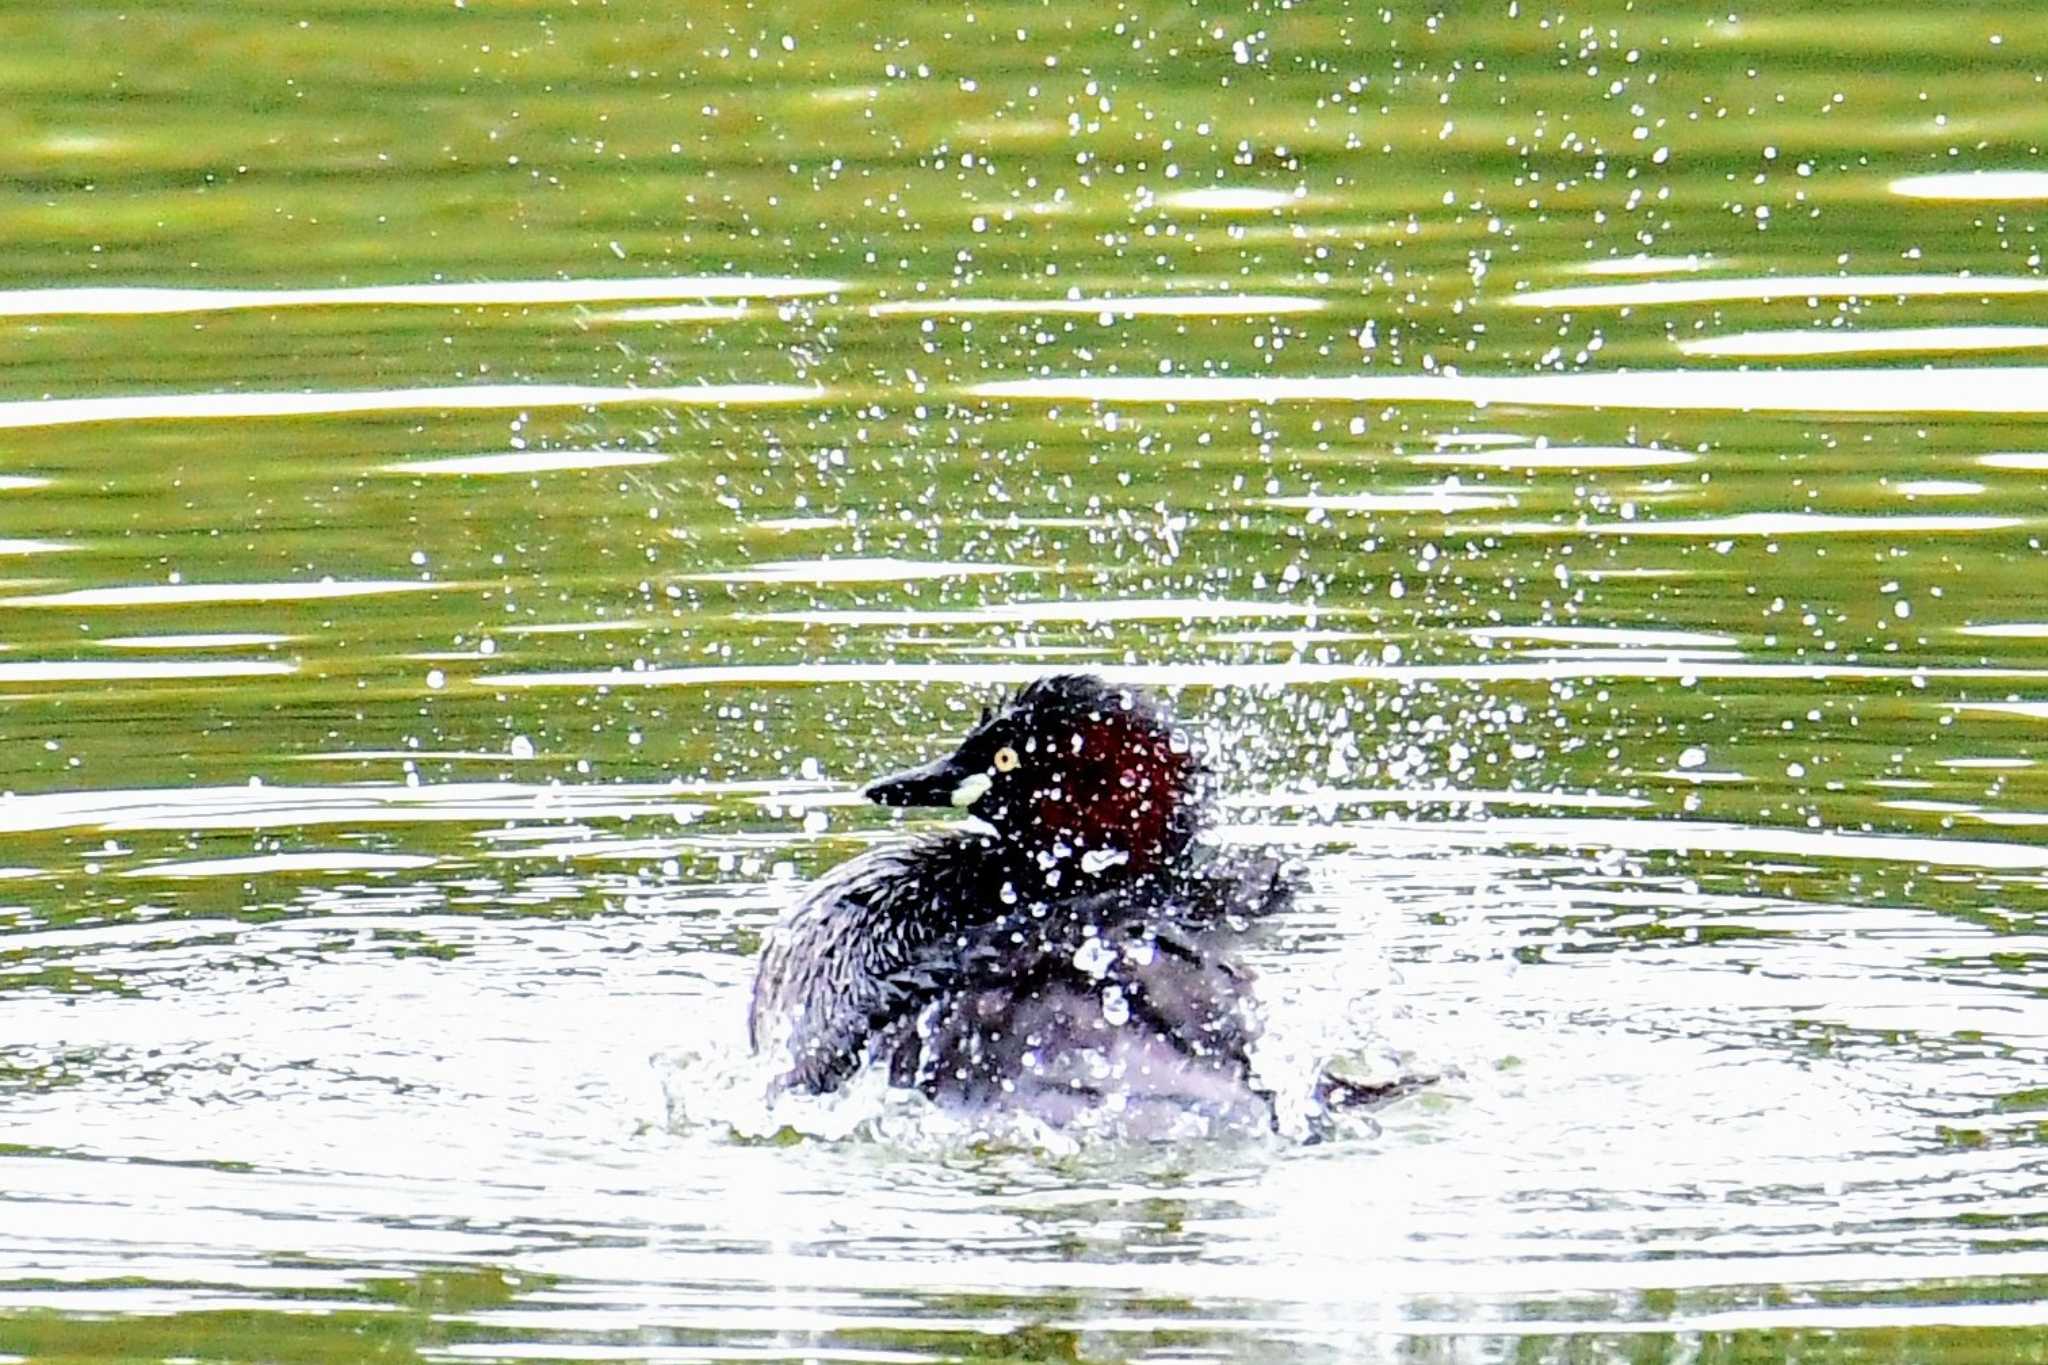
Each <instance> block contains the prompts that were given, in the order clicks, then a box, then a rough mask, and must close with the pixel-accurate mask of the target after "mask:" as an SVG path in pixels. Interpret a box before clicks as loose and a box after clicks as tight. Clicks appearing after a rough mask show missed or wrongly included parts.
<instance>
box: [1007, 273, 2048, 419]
mask: <svg viewBox="0 0 2048 1365" xmlns="http://www.w3.org/2000/svg"><path fill="white" fill-rule="evenodd" d="M2038 283H2040V284H2041V285H2042V291H2043V292H2048V280H2041V281H2038ZM968 392H969V393H970V394H972V395H973V396H975V397H977V398H996V399H1025V400H1030V401H1034V402H1042V403H1049V402H1059V401H1075V402H1083V403H1172V404H1178V405H1184V406H1199V405H1202V404H1210V403H1293V402H1327V403H1343V402H1350V403H1399V402H1419V403H1464V404H1471V405H1473V406H1476V407H1490V406H1492V405H1494V404H1497V403H1507V404H1524V405H1528V406H1531V407H1558V408H1657V409H1664V410H1669V411H1674V412H1682V411H1697V412H1844V413H1847V412H1898V413H1910V412H1979V413H2012V414H2026V415H2044V414H2048V369H2040V368H2033V367H2022V366H2007V367H1998V368H1965V367H1962V366H1956V367H1953V368H1948V369H1919V370H1904V369H1900V370H1882V369H1858V370H1824V369H1805V370H1758V371H1750V370H1630V371H1625V372H1618V373H1613V374H1597V373H1573V374H1550V375H1462V374H1440V375H1392V374H1390V375H1372V374H1364V375H1334V376H1316V377H1301V378H1283V377H1278V376H1274V377H1266V378H1258V377H1246V376H1236V375H1173V376H1168V377H1164V378H1134V377H1110V378H1101V379H1091V378H1087V377H1085V376H1072V377H1064V378H1042V379H1005V380H998V381H992V382H989V383H983V384H975V385H973V386H971V387H970V388H969V389H968Z"/></svg>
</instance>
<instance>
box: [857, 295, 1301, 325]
mask: <svg viewBox="0 0 2048 1365" xmlns="http://www.w3.org/2000/svg"><path fill="white" fill-rule="evenodd" d="M1327 307H1329V304H1328V302H1327V301H1325V300H1323V299H1317V298H1307V297H1303V296H1302V295H1298V294H1153V295H1133V296H1130V297H1127V298H1081V297H1079V296H1073V297H1068V298H1058V299H903V300H900V301H897V302H893V303H877V304H872V305H870V306H869V308H868V315H869V316H870V317H878V318H891V317H988V316H995V317H1003V316H1021V317H1030V316H1033V315H1035V314H1045V315H1047V316H1057V315H1061V314H1067V315H1072V316H1077V317H1097V318H1109V319H1115V318H1138V317H1169V318H1234V317H1282V316H1288V315H1292V314H1296V313H1316V312H1321V311H1322V310H1323V309H1325V308H1327Z"/></svg>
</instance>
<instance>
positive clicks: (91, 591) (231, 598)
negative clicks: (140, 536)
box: [0, 578, 459, 607]
mask: <svg viewBox="0 0 2048 1365" xmlns="http://www.w3.org/2000/svg"><path fill="white" fill-rule="evenodd" d="M456 586H459V585H456V584H449V583H427V582H419V581H413V580H407V579H402V578H401V579H371V578H358V579H348V580H336V579H331V578H328V579H322V580H320V581H318V582H314V583H289V582H286V583H137V584H133V585H131V586H128V587H121V588H72V589H69V590H67V591H64V592H47V593H34V594H29V595H26V596H21V597H0V607H179V606H212V605H217V604H220V603H228V602H325V601H331V600H333V599H335V598H344V597H375V596H381V595H384V594H387V593H400V592H431V591H434V590H436V589H442V590H445V589H448V588H451V587H456Z"/></svg>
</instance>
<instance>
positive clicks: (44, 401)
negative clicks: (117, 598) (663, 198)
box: [0, 384, 825, 430]
mask: <svg viewBox="0 0 2048 1365" xmlns="http://www.w3.org/2000/svg"><path fill="white" fill-rule="evenodd" d="M824 396H825V391H824V390H823V389H820V388H818V387H816V386H815V385H808V384H673V385H667V386H664V387H660V388H644V389H643V388H632V387H614V386H609V385H601V384H454V385H444V386H437V387H428V388H417V389H340V390H327V391H325V392H322V391H317V390H315V391H309V392H305V393H153V394H130V395H126V396H122V397H114V398H40V399H23V400H19V401H15V402H0V430H22V429H25V428H30V427H60V426H74V425H77V424H79V423H82V422H169V421H176V422H189V421H203V420H243V419H249V418H259V417H332V416H339V415H343V414H348V413H371V412H441V411H447V412H466V411H478V410H492V409H498V408H601V407H617V406H622V405H626V404H633V403H646V404H653V405H656V406H659V405H662V404H673V405H675V406H678V407H699V406H702V407H754V406H759V405H761V404H773V403H809V402H815V401H817V400H818V399H821V398H823V397H824Z"/></svg>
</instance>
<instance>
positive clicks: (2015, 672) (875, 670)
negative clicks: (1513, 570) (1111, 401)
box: [469, 650, 2048, 688]
mask: <svg viewBox="0 0 2048 1365" xmlns="http://www.w3.org/2000/svg"><path fill="white" fill-rule="evenodd" d="M1044 672H1045V670H1044V669H1043V668H1039V667H1034V666H1032V665H1030V664H1023V663H1020V664H935V663H874V664H839V663H792V664H704V665H689V666H682V667H645V668H631V669H627V668H614V669H570V670H561V671H550V672H538V673H489V674H481V675H478V676H477V677H474V678H471V679H470V680H469V681H470V682H471V684H472V685H474V686H477V687H504V688H532V687H567V688H592V687H745V686H756V685H775V684H782V685H801V684H810V683H820V682H841V683H961V684H967V685H970V686H976V685H978V686H985V687H994V686H1015V685H1018V684H1021V683H1027V682H1030V681H1031V680H1032V679H1033V678H1036V677H1038V676H1039V675H1040V674H1042V673H1044ZM1109 672H1110V673H1111V674H1112V675H1113V677H1115V678H1116V679H1120V680H1122V681H1126V682H1131V683H1136V684H1138V685H1140V686H1155V687H1218V686H1221V687H1277V686H1281V685H1284V684H1289V683H1305V684H1312V683H1341V682H1371V681H1380V682H1389V683H1394V682H1443V681H1466V682H1505V681H1510V680H1522V681H1543V680H1549V679H1559V678H1676V679H1681V680H1683V679H1706V678H1777V679H1784V680H1788V681H1789V680H1792V679H1804V680H1806V681H1808V682H1825V681H1827V680H1829V679H1836V678H1895V679H1899V680H1901V681H1908V680H1911V679H1913V678H1975V679H1982V680H1984V681H1986V682H1994V681H1999V680H2004V679H2014V678H2020V679H2044V678H2048V668H2024V667H2009V668H2008V667H1997V666H1985V667H1981V668H1968V667H1947V666H1941V667H1915V666H1895V665H1884V664H1865V663H1851V662H1848V661H1843V662H1840V663H1751V662H1742V661H1739V660H1733V659H1702V658H1697V657H1686V656H1669V655H1659V654H1654V653H1652V652H1650V651H1649V650H1640V651H1638V650H1628V651H1620V652H1616V653H1601V654H1596V655H1593V656H1592V657H1588V658H1584V659H1576V658H1574V657H1572V656H1570V655H1567V656H1565V657H1561V658H1556V659H1544V660H1539V661H1534V662H1528V663H1475V664H1385V663H1321V662H1315V663H1311V662H1307V661H1296V662H1293V663H1250V664H1247V663H1187V664H1119V665H1118V666H1117V667H1116V668H1114V669H1112V670H1109Z"/></svg>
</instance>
